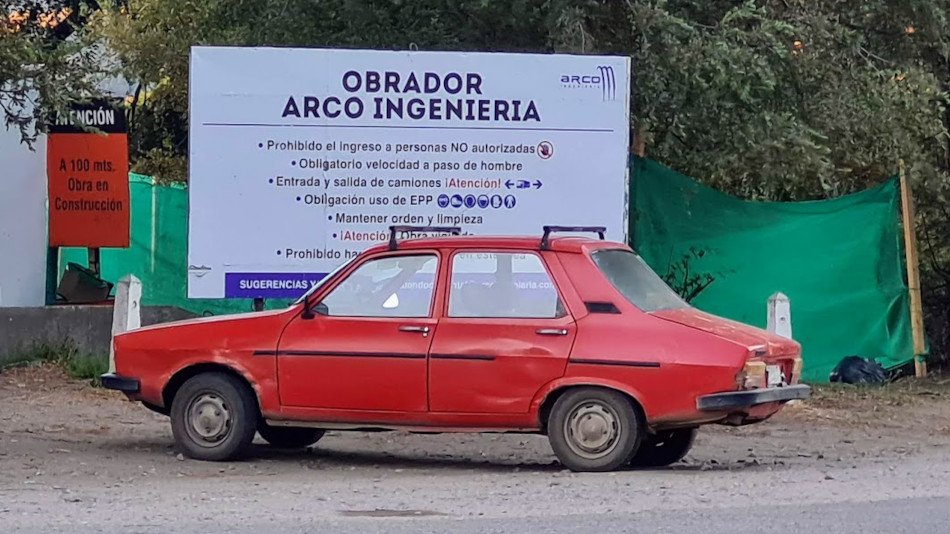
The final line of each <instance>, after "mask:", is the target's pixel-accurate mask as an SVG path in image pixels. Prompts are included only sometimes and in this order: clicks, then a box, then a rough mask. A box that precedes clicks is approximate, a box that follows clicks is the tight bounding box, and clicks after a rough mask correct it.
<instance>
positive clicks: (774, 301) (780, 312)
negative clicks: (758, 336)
mask: <svg viewBox="0 0 950 534" xmlns="http://www.w3.org/2000/svg"><path fill="white" fill-rule="evenodd" d="M767 328H768V331H769V332H771V333H773V334H776V335H779V336H782V337H784V338H787V339H792V304H791V302H789V300H788V297H787V296H785V294H784V293H781V292H779V293H775V294H774V295H772V296H771V297H769V302H768V327H767Z"/></svg>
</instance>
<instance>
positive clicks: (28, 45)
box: [0, 0, 108, 147]
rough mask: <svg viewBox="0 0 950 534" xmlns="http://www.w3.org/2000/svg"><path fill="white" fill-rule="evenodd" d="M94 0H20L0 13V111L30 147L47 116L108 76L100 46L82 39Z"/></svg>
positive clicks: (91, 94) (94, 91)
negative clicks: (87, 0)
mask: <svg viewBox="0 0 950 534" xmlns="http://www.w3.org/2000/svg"><path fill="white" fill-rule="evenodd" d="M97 8H98V5H97V4H95V3H94V2H81V1H79V0H73V1H63V2H55V1H43V0H24V1H20V2H14V3H13V4H11V5H9V6H8V7H7V9H6V10H5V11H4V12H0V17H2V18H0V109H2V112H3V119H4V125H5V126H6V127H7V128H16V129H17V130H19V132H20V139H21V141H22V142H24V143H26V144H27V145H28V146H30V147H32V146H33V142H34V141H36V138H37V135H38V134H40V133H42V132H44V131H45V130H46V125H47V122H48V121H47V119H48V117H50V116H52V115H53V114H54V113H59V112H63V111H65V110H66V108H67V106H68V105H69V103H70V102H72V101H77V100H82V99H86V98H91V97H94V96H96V95H97V94H98V93H99V90H98V84H99V82H100V81H101V79H102V78H103V77H104V76H105V75H106V74H107V71H108V64H107V62H106V60H105V57H104V54H103V53H102V49H101V48H100V47H96V46H90V45H89V43H88V42H86V41H85V40H84V39H83V35H82V30H81V28H82V24H83V22H84V21H85V18H86V16H87V15H88V13H89V12H90V11H91V10H92V9H97Z"/></svg>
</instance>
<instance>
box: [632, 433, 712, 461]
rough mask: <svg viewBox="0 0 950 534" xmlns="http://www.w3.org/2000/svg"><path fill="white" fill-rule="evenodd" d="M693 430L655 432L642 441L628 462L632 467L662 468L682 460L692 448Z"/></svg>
mask: <svg viewBox="0 0 950 534" xmlns="http://www.w3.org/2000/svg"><path fill="white" fill-rule="evenodd" d="M695 439H696V429H695V428H680V429H677V430H667V431H664V432H657V433H656V434H654V435H652V436H648V437H646V438H644V439H643V442H642V443H641V444H640V448H639V449H637V453H636V454H635V455H633V459H631V460H630V465H632V466H634V467H663V466H667V465H671V464H675V463H676V462H678V461H680V460H682V459H683V457H685V456H686V453H688V452H689V450H690V449H691V448H692V447H693V440H695Z"/></svg>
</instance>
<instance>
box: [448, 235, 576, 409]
mask: <svg viewBox="0 0 950 534" xmlns="http://www.w3.org/2000/svg"><path fill="white" fill-rule="evenodd" d="M450 261H451V263H450V272H449V280H450V281H451V285H450V287H449V288H448V289H449V293H448V302H447V307H446V310H445V313H444V316H443V317H442V318H441V319H440V321H439V330H438V332H436V334H435V336H434V339H433V341H432V347H431V349H430V353H429V402H430V409H431V410H432V411H433V412H451V413H498V414H517V413H527V412H528V410H529V406H530V403H531V400H532V399H533V397H534V395H535V394H536V393H537V392H538V390H539V389H540V388H541V387H542V386H543V385H544V384H546V383H548V382H550V381H551V380H554V379H556V378H558V377H561V376H563V374H564V370H565V368H566V366H567V359H568V356H569V355H570V351H571V345H572V344H573V341H574V335H575V333H576V329H575V325H574V320H573V319H572V318H571V316H570V314H568V312H567V311H566V309H565V307H564V305H563V301H562V300H561V298H560V296H559V293H558V290H557V288H556V286H555V284H554V283H553V280H552V278H551V276H550V274H549V273H548V271H547V269H546V268H545V266H544V262H543V261H542V258H541V257H540V256H539V255H538V254H537V253H536V252H533V251H524V252H487V253H486V252H474V251H459V252H456V253H455V254H454V255H453V256H452V258H451V260H450Z"/></svg>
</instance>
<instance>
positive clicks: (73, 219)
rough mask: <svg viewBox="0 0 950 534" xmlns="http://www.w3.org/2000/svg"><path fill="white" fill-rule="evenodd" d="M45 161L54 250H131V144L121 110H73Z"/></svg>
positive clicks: (98, 106)
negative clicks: (80, 126)
mask: <svg viewBox="0 0 950 534" xmlns="http://www.w3.org/2000/svg"><path fill="white" fill-rule="evenodd" d="M77 124H85V125H89V126H93V127H95V128H97V129H99V130H100V131H101V132H102V133H98V132H86V131H83V130H82V129H81V128H79V127H77V126H76V125H77ZM46 159H47V162H46V163H47V171H46V174H47V177H48V190H49V245H50V246H53V247H56V246H61V247H89V248H98V247H128V246H129V140H128V135H127V133H126V127H125V116H124V114H123V113H122V111H121V110H118V109H115V108H114V107H112V105H111V104H109V103H108V102H100V103H94V104H84V105H77V106H74V107H73V109H72V110H71V112H70V114H69V116H68V117H65V118H62V119H59V120H57V121H56V124H54V125H52V126H51V127H50V133H49V138H48V140H47V151H46Z"/></svg>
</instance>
